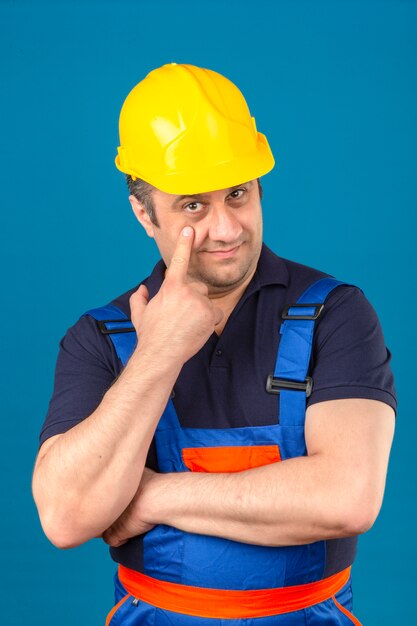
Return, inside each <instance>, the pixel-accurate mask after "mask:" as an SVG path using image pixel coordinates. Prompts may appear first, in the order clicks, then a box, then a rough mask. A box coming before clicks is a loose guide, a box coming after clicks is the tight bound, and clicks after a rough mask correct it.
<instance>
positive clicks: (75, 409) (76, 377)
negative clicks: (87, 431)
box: [40, 316, 121, 445]
mask: <svg viewBox="0 0 417 626" xmlns="http://www.w3.org/2000/svg"><path fill="white" fill-rule="evenodd" d="M120 371H121V364H120V362H119V361H118V359H117V357H116V354H115V352H114V350H112V347H111V346H110V344H109V342H108V339H107V338H106V337H103V335H102V334H101V333H100V331H99V329H98V326H97V324H96V321H95V320H94V319H93V318H92V317H90V316H85V317H81V318H80V319H79V320H78V322H77V323H76V324H74V326H72V327H71V328H70V329H69V330H68V331H67V333H66V335H65V336H64V338H63V339H62V340H61V342H60V347H59V353H58V358H57V363H56V368H55V380H54V389H53V393H52V397H51V400H50V402H49V408H48V412H47V415H46V418H45V422H44V424H43V427H42V430H41V434H40V444H41V445H42V443H43V442H44V441H45V440H46V439H48V438H49V437H52V436H53V435H57V434H62V433H64V432H66V431H67V430H69V429H70V428H72V427H73V426H75V425H76V424H78V423H79V422H80V421H81V420H83V419H85V418H86V417H88V416H89V415H91V413H93V411H95V409H96V408H97V407H98V405H99V404H100V402H101V400H102V398H103V396H104V394H105V393H106V391H107V390H108V389H109V387H110V386H111V385H112V383H113V382H114V380H115V378H116V377H117V376H118V374H119V373H120Z"/></svg>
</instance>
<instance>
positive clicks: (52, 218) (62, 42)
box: [0, 0, 417, 626]
mask: <svg viewBox="0 0 417 626" xmlns="http://www.w3.org/2000/svg"><path fill="white" fill-rule="evenodd" d="M416 33H417V3H416V2H414V1H408V2H407V1H401V0H398V1H394V0H392V1H386V2H383V1H380V2H378V1H374V2H371V1H366V0H362V1H361V2H359V1H355V0H352V1H336V0H335V1H328V2H325V1H324V0H317V1H307V0H305V1H302V0H292V1H284V0H281V1H280V0H277V1H275V2H273V1H272V0H270V1H268V0H257V2H245V1H243V0H240V1H237V0H229V1H227V0H226V1H222V2H221V1H219V0H211V1H210V2H203V1H202V2H191V1H190V2H188V1H187V0H178V1H177V2H176V3H172V2H168V1H165V0H154V1H153V2H150V1H149V2H145V1H143V2H139V1H136V2H134V1H133V0H132V1H128V0H120V1H117V0H102V1H99V0H97V1H94V0H86V1H81V0H73V1H68V0H67V1H61V2H53V1H49V2H48V1H46V0H44V1H40V0H38V1H33V0H32V1H29V0H15V1H12V0H2V1H1V2H0V53H1V59H2V66H3V67H2V86H3V97H2V99H1V103H0V107H1V126H2V132H1V135H2V137H1V139H2V141H1V144H2V149H1V150H0V159H1V166H0V172H1V174H2V178H3V180H2V185H1V212H2V228H1V237H2V245H1V246H0V254H1V263H2V268H3V269H4V273H3V279H2V282H3V288H2V296H3V305H2V310H3V321H2V324H1V333H2V338H1V345H2V348H3V350H4V357H3V363H4V373H3V375H2V377H1V381H2V384H4V389H3V390H2V400H3V403H2V404H3V409H2V413H3V437H4V438H3V454H2V455H1V460H0V464H1V466H0V476H1V479H2V483H3V484H2V487H1V503H2V515H1V522H0V523H1V529H0V530H1V534H0V536H1V537H2V539H3V541H2V560H3V562H4V563H5V568H3V570H2V572H1V574H0V578H4V580H0V590H1V591H0V594H2V595H3V594H4V597H5V601H4V602H2V620H3V623H4V624H13V625H16V626H19V625H21V624H22V625H23V624H25V625H27V624H30V625H31V626H38V625H42V626H52V625H54V626H55V625H56V624H59V625H60V626H67V625H70V624H71V625H72V624H73V623H75V622H76V620H78V623H80V624H88V625H89V626H94V625H95V624H97V625H100V624H102V623H103V615H104V614H105V612H106V610H107V609H108V608H110V605H111V603H112V591H111V590H112V585H111V575H112V572H113V570H114V568H113V565H112V564H111V563H110V561H109V559H108V557H107V554H106V548H105V546H104V545H103V544H101V542H100V541H99V540H96V541H94V542H91V544H90V545H87V546H83V547H80V548H78V549H76V550H72V551H67V552H60V551H59V550H57V549H55V548H54V547H52V546H51V545H50V544H49V543H48V541H47V540H46V539H45V538H44V536H43V534H42V531H41V529H40V525H39V522H38V520H37V516H36V510H35V507H34V504H33V502H32V499H31V495H30V479H31V471H32V467H33V462H34V458H35V455H36V450H37V436H38V432H39V429H40V426H41V423H42V421H43V418H44V415H45V412H46V410H47V405H48V401H49V397H50V394H51V391H52V382H53V371H54V364H55V358H56V354H57V348H58V342H59V340H60V338H61V337H62V335H63V334H64V332H65V331H66V329H67V328H68V326H70V325H71V324H72V323H73V322H74V321H75V320H76V319H77V318H78V316H79V315H81V314H82V313H83V312H84V311H85V310H87V309H88V308H91V307H93V306H97V305H100V304H102V303H105V302H107V301H108V300H109V299H111V298H112V297H114V296H115V295H117V294H119V293H122V292H123V291H125V290H127V289H128V288H129V287H131V286H133V285H135V284H137V283H138V282H139V280H140V279H141V278H142V277H143V276H145V275H147V274H148V273H149V271H150V269H151V267H152V266H153V263H154V262H155V261H156V259H157V253H156V249H154V248H153V245H152V242H151V241H150V240H147V239H145V237H144V235H143V234H142V233H141V232H140V230H139V226H138V225H137V223H136V221H135V219H134V217H133V214H131V211H130V206H129V204H128V201H127V193H126V189H125V183H124V178H123V176H122V175H121V174H120V173H119V172H118V171H117V170H116V168H115V167H114V164H113V159H114V156H115V153H116V146H117V145H118V133H117V122H118V114H119V110H120V107H121V104H122V102H123V100H124V98H125V96H126V95H127V93H128V92H129V91H130V89H131V88H132V87H133V86H134V85H135V84H136V83H137V82H138V81H139V80H140V79H141V78H143V77H144V76H145V74H146V73H147V72H148V71H150V70H151V69H153V68H154V67H157V66H159V65H162V64H163V63H168V62H171V61H176V62H179V63H193V64H195V65H201V66H203V67H209V68H212V69H215V70H217V71H220V72H221V73H223V74H225V75H226V76H228V77H229V78H230V79H231V80H233V81H234V82H235V83H236V84H237V85H238V86H239V87H240V88H241V89H242V91H243V93H244V94H245V96H246V98H247V101H248V103H249V106H250V108H251V110H252V113H253V114H254V115H255V117H256V120H257V124H258V128H259V130H260V131H261V132H265V134H267V136H268V139H269V141H270V144H271V147H272V149H273V151H274V154H275V156H276V161H277V165H276V168H275V169H274V170H273V171H272V172H271V173H270V174H269V175H268V176H266V177H265V178H264V180H263V184H264V192H265V199H264V211H265V233H266V234H265V240H266V243H267V244H268V245H270V246H271V247H272V248H273V249H274V250H275V251H276V252H277V253H278V254H280V255H281V256H284V257H288V258H291V259H293V260H296V261H298V262H301V263H306V264H309V265H313V266H315V267H317V268H320V269H322V270H324V271H327V272H329V273H331V274H334V275H336V276H337V277H339V278H341V279H344V280H346V281H349V282H352V283H356V284H358V285H360V286H361V287H362V288H363V290H364V291H365V294H366V295H367V297H368V298H369V299H370V300H371V302H372V303H373V305H374V307H375V308H376V310H377V312H378V313H379V316H380V318H381V321H382V324H383V328H384V331H385V337H386V342H387V345H388V346H389V348H390V349H391V351H392V352H393V355H394V356H393V368H394V372H395V375H396V381H397V390H398V394H399V397H400V406H399V414H398V426H397V433H396V439H395V444H394V448H393V452H392V457H391V465H390V471H389V475H388V481H387V490H386V499H385V502H384V505H383V508H382V512H381V514H380V517H379V519H378V520H377V522H376V524H375V526H374V528H373V529H372V530H371V531H370V532H369V533H368V534H366V535H365V536H363V537H362V538H361V540H360V551H359V555H358V559H357V563H356V565H355V568H354V587H355V593H356V601H355V607H356V612H357V614H358V616H359V617H360V619H361V620H362V621H363V623H364V624H365V625H366V626H385V625H388V624H393V623H395V624H401V625H402V624H404V625H405V624H411V623H412V621H413V620H412V608H410V607H411V605H412V604H413V602H408V601H405V600H404V599H406V598H410V597H414V584H413V583H414V582H415V574H414V567H413V566H414V562H415V561H416V558H417V543H416V538H415V537H416V533H415V524H416V522H415V520H416V513H417V511H416V482H417V481H416V469H415V461H414V458H413V456H414V449H415V437H416V435H417V426H416V424H417V420H416V419H415V410H414V406H413V405H412V399H413V396H414V393H415V392H414V389H415V377H416V374H415V367H413V366H412V365H411V360H412V358H413V357H414V355H415V353H416V348H417V346H416V342H415V335H416V333H415V331H414V330H413V327H412V325H411V322H410V321H409V317H408V316H409V314H410V312H411V314H412V311H413V306H415V305H416V298H415V288H416V281H415V269H416V263H415V260H416V255H415V245H413V244H414V239H415V233H416V223H415V211H416V205H417V203H416V199H417V198H416V196H417V190H416V175H417V153H416V145H417V118H416V111H417V70H416V52H417V37H416ZM413 360H414V359H413ZM353 470H354V468H353ZM23 572H24V579H23V580H20V579H19V576H20V574H21V573H23ZM6 600H7V601H6Z"/></svg>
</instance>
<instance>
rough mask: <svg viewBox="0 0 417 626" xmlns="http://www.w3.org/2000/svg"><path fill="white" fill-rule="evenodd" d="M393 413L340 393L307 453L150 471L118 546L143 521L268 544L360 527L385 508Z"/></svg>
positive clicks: (314, 413)
mask: <svg viewBox="0 0 417 626" xmlns="http://www.w3.org/2000/svg"><path fill="white" fill-rule="evenodd" d="M393 432H394V411H393V410H392V409H391V408H390V407H389V406H388V405H386V404H384V403H382V402H379V401H376V400H364V399H346V400H332V401H327V402H321V403H317V404H314V405H312V406H311V407H309V408H308V410H307V413H306V426H305V436H306V444H307V451H308V456H305V457H298V458H293V459H288V460H285V461H282V462H279V463H274V464H272V465H268V466H264V467H259V468H254V469H250V470H246V471H243V472H238V473H233V474H202V473H192V472H183V473H178V474H154V473H151V472H148V473H147V475H146V476H145V478H144V481H143V483H142V484H141V485H140V487H139V490H138V492H137V494H136V496H135V498H134V500H133V502H132V504H131V506H130V507H129V509H128V510H127V511H126V512H125V513H124V514H123V515H122V516H121V517H120V518H119V519H118V520H117V521H116V523H115V524H114V525H113V526H112V527H110V529H109V530H108V531H107V532H106V533H105V535H104V539H105V540H106V541H107V542H108V543H110V544H111V545H120V544H121V543H123V542H124V541H125V540H126V539H128V537H131V536H134V535H136V534H139V533H140V532H143V530H142V528H143V526H142V525H143V523H144V522H146V523H149V524H167V525H170V526H174V527H176V528H179V529H181V530H184V531H187V532H193V533H199V534H206V535H214V536H219V537H225V538H228V539H232V540H236V541H242V542H245V543H252V544H260V545H296V544H304V543H310V542H313V541H318V540H321V539H330V538H336V537H346V536H352V535H357V534H360V533H363V532H365V531H366V530H368V529H369V528H370V527H371V526H372V524H373V523H374V521H375V519H376V517H377V515H378V512H379V510H380V507H381V503H382V498H383V493H384V487H385V479H386V473H387V465H388V458H389V451H390V447H391V443H392V438H393Z"/></svg>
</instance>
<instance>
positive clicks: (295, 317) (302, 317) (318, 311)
mask: <svg viewBox="0 0 417 626" xmlns="http://www.w3.org/2000/svg"><path fill="white" fill-rule="evenodd" d="M308 307H314V308H315V312H314V313H313V315H292V314H291V315H290V314H289V312H288V311H289V310H290V309H305V308H308ZM323 309H324V304H322V303H321V302H319V303H312V304H311V303H310V304H307V303H306V304H299V303H296V304H287V306H285V307H284V310H283V312H282V316H281V317H282V319H283V320H316V319H317V318H318V316H319V315H320V314H321V312H322V311H323Z"/></svg>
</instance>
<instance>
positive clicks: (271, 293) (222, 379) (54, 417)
mask: <svg viewBox="0 0 417 626" xmlns="http://www.w3.org/2000/svg"><path fill="white" fill-rule="evenodd" d="M165 269H166V268H165V265H164V263H163V262H162V261H159V263H157V265H156V266H155V268H154V270H153V272H152V274H151V275H150V276H149V277H148V278H147V279H145V280H144V281H143V282H144V283H145V284H146V286H147V287H148V290H149V294H150V297H151V298H152V297H153V296H154V295H155V294H156V293H157V292H158V290H159V288H160V286H161V284H162V281H163V279H164V272H165ZM325 276H328V274H324V273H323V272H320V271H318V270H315V269H313V268H310V267H307V266H304V265H300V264H298V263H294V262H293V261H289V260H286V259H283V258H280V257H278V256H276V255H275V254H274V253H273V252H272V251H271V250H270V249H269V248H267V247H266V246H265V245H264V246H263V248H262V252H261V256H260V259H259V262H258V266H257V270H256V272H255V274H254V276H253V278H252V280H251V282H250V284H249V285H248V287H247V289H246V291H245V293H244V294H243V296H242V297H241V299H240V301H239V302H238V304H237V305H236V307H235V309H234V310H233V312H232V314H231V315H230V317H229V319H228V321H227V324H226V326H225V328H224V330H223V332H222V334H221V335H220V336H218V335H217V334H216V333H213V334H212V335H211V337H209V339H208V340H207V342H206V344H205V345H204V346H203V347H202V348H201V350H200V351H199V352H198V353H197V354H196V355H194V356H193V357H192V358H191V359H190V360H189V361H188V362H187V363H185V365H184V366H183V368H182V370H181V373H180V375H179V377H178V379H177V381H176V384H175V387H174V392H175V397H174V399H173V402H174V405H175V408H176V411H177V414H178V417H179V420H180V423H181V425H182V426H183V427H189V428H234V427H244V426H262V425H270V424H274V423H276V422H277V420H279V412H278V399H277V396H274V395H271V394H268V393H267V392H266V390H265V383H266V379H267V376H268V374H271V373H272V372H273V371H274V365H275V360H276V356H277V349H278V343H279V327H280V321H281V313H282V310H283V308H284V306H285V305H288V304H291V303H295V302H296V301H297V300H298V298H299V296H300V295H301V294H302V293H303V292H304V291H305V289H306V288H307V287H308V286H309V285H311V284H312V283H313V282H315V281H317V280H319V279H320V278H323V277H325ZM138 286H139V285H136V286H135V287H134V288H133V289H131V290H129V291H128V292H126V293H124V294H122V295H121V296H119V297H118V298H116V299H115V300H113V301H112V304H115V305H116V306H118V307H119V308H120V309H122V310H123V311H124V313H126V315H127V316H128V317H130V308H129V297H130V295H131V294H132V293H133V292H134V291H136V289H137V288H138ZM390 359H391V355H390V352H389V350H387V348H386V346H385V342H384V338H383V334H382V330H381V327H380V324H379V321H378V317H377V315H376V313H375V311H374V309H373V307H372V306H371V304H370V303H369V302H368V300H367V299H366V297H365V296H364V294H363V293H362V291H361V290H360V289H358V288H357V287H353V286H346V285H341V286H339V287H336V289H334V290H333V291H332V292H331V294H330V295H329V297H328V298H327V300H326V303H325V307H324V310H323V313H322V314H321V315H320V317H319V319H318V320H317V322H316V326H315V333H314V341H313V350H312V357H311V363H310V372H309V375H310V376H311V377H312V378H313V391H312V394H311V396H310V398H309V399H308V401H307V405H311V404H314V403H316V402H322V401H325V400H335V399H341V398H369V399H374V400H380V401H382V402H385V403H387V404H389V405H390V406H391V407H393V408H394V410H396V395H395V389H394V382H393V375H392V372H391V368H390ZM121 371H122V364H121V362H120V361H119V359H118V358H117V355H116V353H115V350H114V346H113V344H112V342H111V340H110V338H109V336H108V335H103V334H102V333H101V332H100V329H99V327H98V324H97V322H96V321H95V320H94V319H93V318H92V317H90V316H85V317H81V318H80V320H78V322H77V323H76V324H75V325H74V326H72V327H71V328H70V329H69V330H68V332H67V333H66V335H65V337H64V338H63V339H62V341H61V343H60V351H59V355H58V360H57V365H56V372H55V386H54V391H53V395H52V398H51V401H50V404H49V410H48V413H47V416H46V419H45V423H44V425H43V428H42V431H41V435H40V442H41V444H42V443H43V442H44V441H45V440H46V439H48V438H49V437H51V436H53V435H56V434H59V433H63V432H65V431H67V430H68V429H70V428H71V427H72V426H74V425H75V424H77V423H79V422H80V421H81V420H83V419H84V418H86V417H88V416H89V415H90V414H91V413H92V412H93V411H94V410H95V409H96V408H97V406H98V405H99V404H100V402H101V400H102V398H103V396H104V394H105V393H106V391H107V389H109V387H110V386H111V385H112V383H113V382H114V379H115V378H116V377H117V376H118V375H119V374H120V372H121ZM147 465H148V466H149V467H150V468H152V469H154V470H156V471H157V470H158V462H157V457H156V451H155V446H154V445H153V444H152V445H151V448H150V450H149V454H148V459H147ZM356 542H357V540H356V538H346V539H336V540H329V541H327V542H326V548H327V558H326V570H325V574H324V575H325V576H330V575H331V574H333V573H335V572H338V571H340V570H342V569H344V568H345V567H347V566H348V565H350V564H351V563H352V562H353V560H354V556H355V551H356ZM111 555H112V557H113V559H114V560H115V561H116V562H119V563H122V564H123V565H125V566H126V567H130V568H132V569H136V570H138V571H143V549H142V537H136V538H133V539H131V540H130V541H129V542H127V543H126V544H124V545H123V546H121V547H120V548H111Z"/></svg>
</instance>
